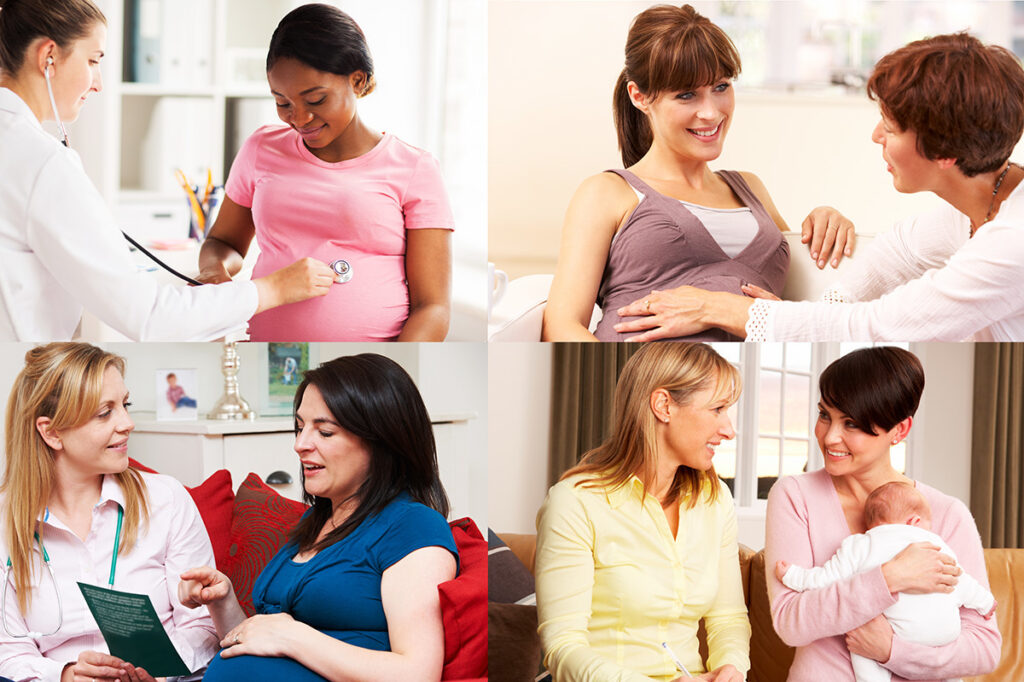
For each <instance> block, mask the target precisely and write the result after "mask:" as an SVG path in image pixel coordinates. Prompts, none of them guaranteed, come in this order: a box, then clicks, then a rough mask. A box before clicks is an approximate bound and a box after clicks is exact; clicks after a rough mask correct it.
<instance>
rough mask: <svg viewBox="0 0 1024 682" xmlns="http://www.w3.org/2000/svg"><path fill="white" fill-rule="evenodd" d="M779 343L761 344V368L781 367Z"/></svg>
mask: <svg viewBox="0 0 1024 682" xmlns="http://www.w3.org/2000/svg"><path fill="white" fill-rule="evenodd" d="M783 345H784V344H781V343H762V344H761V367H782V347H783Z"/></svg>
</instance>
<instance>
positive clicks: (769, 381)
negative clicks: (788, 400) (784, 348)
mask: <svg viewBox="0 0 1024 682" xmlns="http://www.w3.org/2000/svg"><path fill="white" fill-rule="evenodd" d="M758 388H759V389H760V393H759V394H758V406H757V412H758V415H757V416H758V419H757V423H758V431H760V432H761V433H779V430H780V429H781V427H782V425H781V424H779V414H780V412H779V407H780V406H781V404H782V374H781V373H779V372H774V371H772V370H767V369H762V370H761V376H760V381H759V386H758Z"/></svg>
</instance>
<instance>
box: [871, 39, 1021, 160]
mask: <svg viewBox="0 0 1024 682" xmlns="http://www.w3.org/2000/svg"><path fill="white" fill-rule="evenodd" d="M867 88H868V97H870V98H871V99H872V100H876V99H877V100H878V103H879V105H880V106H881V109H882V113H883V114H884V115H885V116H886V117H887V118H889V119H891V120H892V121H893V122H895V123H896V124H897V125H898V126H899V127H900V128H901V129H902V130H912V131H913V132H914V133H915V134H916V135H917V148H918V151H919V152H920V153H921V155H922V156H924V157H925V158H926V159H930V160H935V159H956V165H957V167H958V168H959V169H960V171H961V172H963V174H964V175H966V176H968V177H972V176H974V175H977V174H979V173H989V172H992V171H995V170H998V169H999V168H1000V167H1001V166H1002V165H1003V164H1004V163H1005V162H1006V160H1007V159H1009V158H1010V153H1011V152H1012V151H1013V148H1014V147H1015V146H1016V144H1017V141H1018V140H1020V137H1021V133H1022V132H1024V69H1022V68H1021V65H1020V62H1019V61H1018V60H1017V58H1016V57H1015V56H1014V55H1013V54H1012V53H1011V52H1010V51H1009V50H1007V49H1006V48H1003V47H1000V46H998V45H983V44H982V43H981V41H979V40H978V39H977V38H975V37H974V36H972V35H970V34H968V33H950V34H946V35H940V36H935V37H932V38H926V39H924V40H917V41H914V42H912V43H910V44H908V45H905V46H903V47H901V48H899V49H898V50H895V51H894V52H890V53H889V54H887V55H886V56H884V57H882V59H881V60H880V61H879V62H878V64H876V65H875V70H874V72H873V73H872V74H871V78H870V79H869V80H868V86H867Z"/></svg>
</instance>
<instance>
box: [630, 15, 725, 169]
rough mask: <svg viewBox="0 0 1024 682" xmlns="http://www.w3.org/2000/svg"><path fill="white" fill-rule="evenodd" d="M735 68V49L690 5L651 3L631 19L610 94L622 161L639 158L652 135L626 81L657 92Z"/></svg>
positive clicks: (695, 84) (710, 79)
mask: <svg viewBox="0 0 1024 682" xmlns="http://www.w3.org/2000/svg"><path fill="white" fill-rule="evenodd" d="M739 73H740V54H739V52H737V51H736V46H735V45H733V43H732V41H731V40H730V39H729V36H727V35H726V34H725V31H723V30H722V29H721V28H719V27H718V26H716V25H715V24H714V23H712V22H711V20H710V19H708V18H707V17H705V16H703V15H701V14H699V13H698V12H697V10H695V9H694V8H693V7H691V6H690V5H683V6H682V7H675V6H674V5H656V6H654V7H650V8H648V9H646V10H644V11H643V12H641V13H640V14H638V15H637V16H636V18H634V19H633V24H632V25H631V26H630V27H629V35H628V36H627V38H626V66H625V68H623V69H622V73H621V74H619V79H618V81H616V83H615V92H614V96H613V98H612V101H613V107H614V113H615V132H616V134H617V135H618V137H619V151H620V152H621V154H622V164H623V166H627V167H628V166H632V165H633V164H635V163H636V162H637V161H639V160H640V159H641V158H642V157H643V155H644V154H646V153H647V150H648V149H650V148H651V142H652V141H653V138H652V133H651V125H650V123H649V122H648V121H647V115H646V114H644V113H643V112H642V111H640V110H639V109H637V108H636V107H635V106H633V103H632V102H631V101H630V99H629V90H628V85H629V82H630V81H633V82H634V83H636V86H637V87H638V88H640V92H642V93H644V94H645V95H647V96H648V97H657V96H658V95H660V94H661V93H663V92H675V91H682V90H692V89H693V88H699V87H703V86H705V85H712V84H714V83H715V82H716V81H718V80H720V79H722V78H735V77H736V76H738V75H739Z"/></svg>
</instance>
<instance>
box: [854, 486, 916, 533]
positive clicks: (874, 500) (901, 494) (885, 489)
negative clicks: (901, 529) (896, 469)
mask: <svg viewBox="0 0 1024 682" xmlns="http://www.w3.org/2000/svg"><path fill="white" fill-rule="evenodd" d="M915 514H916V515H918V516H920V517H921V518H922V519H927V520H929V521H931V518H932V510H931V507H929V506H928V501H927V500H925V499H924V495H922V494H921V493H920V492H918V490H917V488H915V487H914V486H913V485H911V484H910V483H907V482H905V481H890V482H889V483H886V484H884V485H880V486H878V487H877V488H875V489H874V490H872V491H871V494H870V495H868V498H867V499H866V500H865V501H864V525H865V526H867V527H868V528H874V527H875V526H881V525H882V524H884V523H904V522H905V521H906V519H907V518H909V517H910V516H913V515H915Z"/></svg>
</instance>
